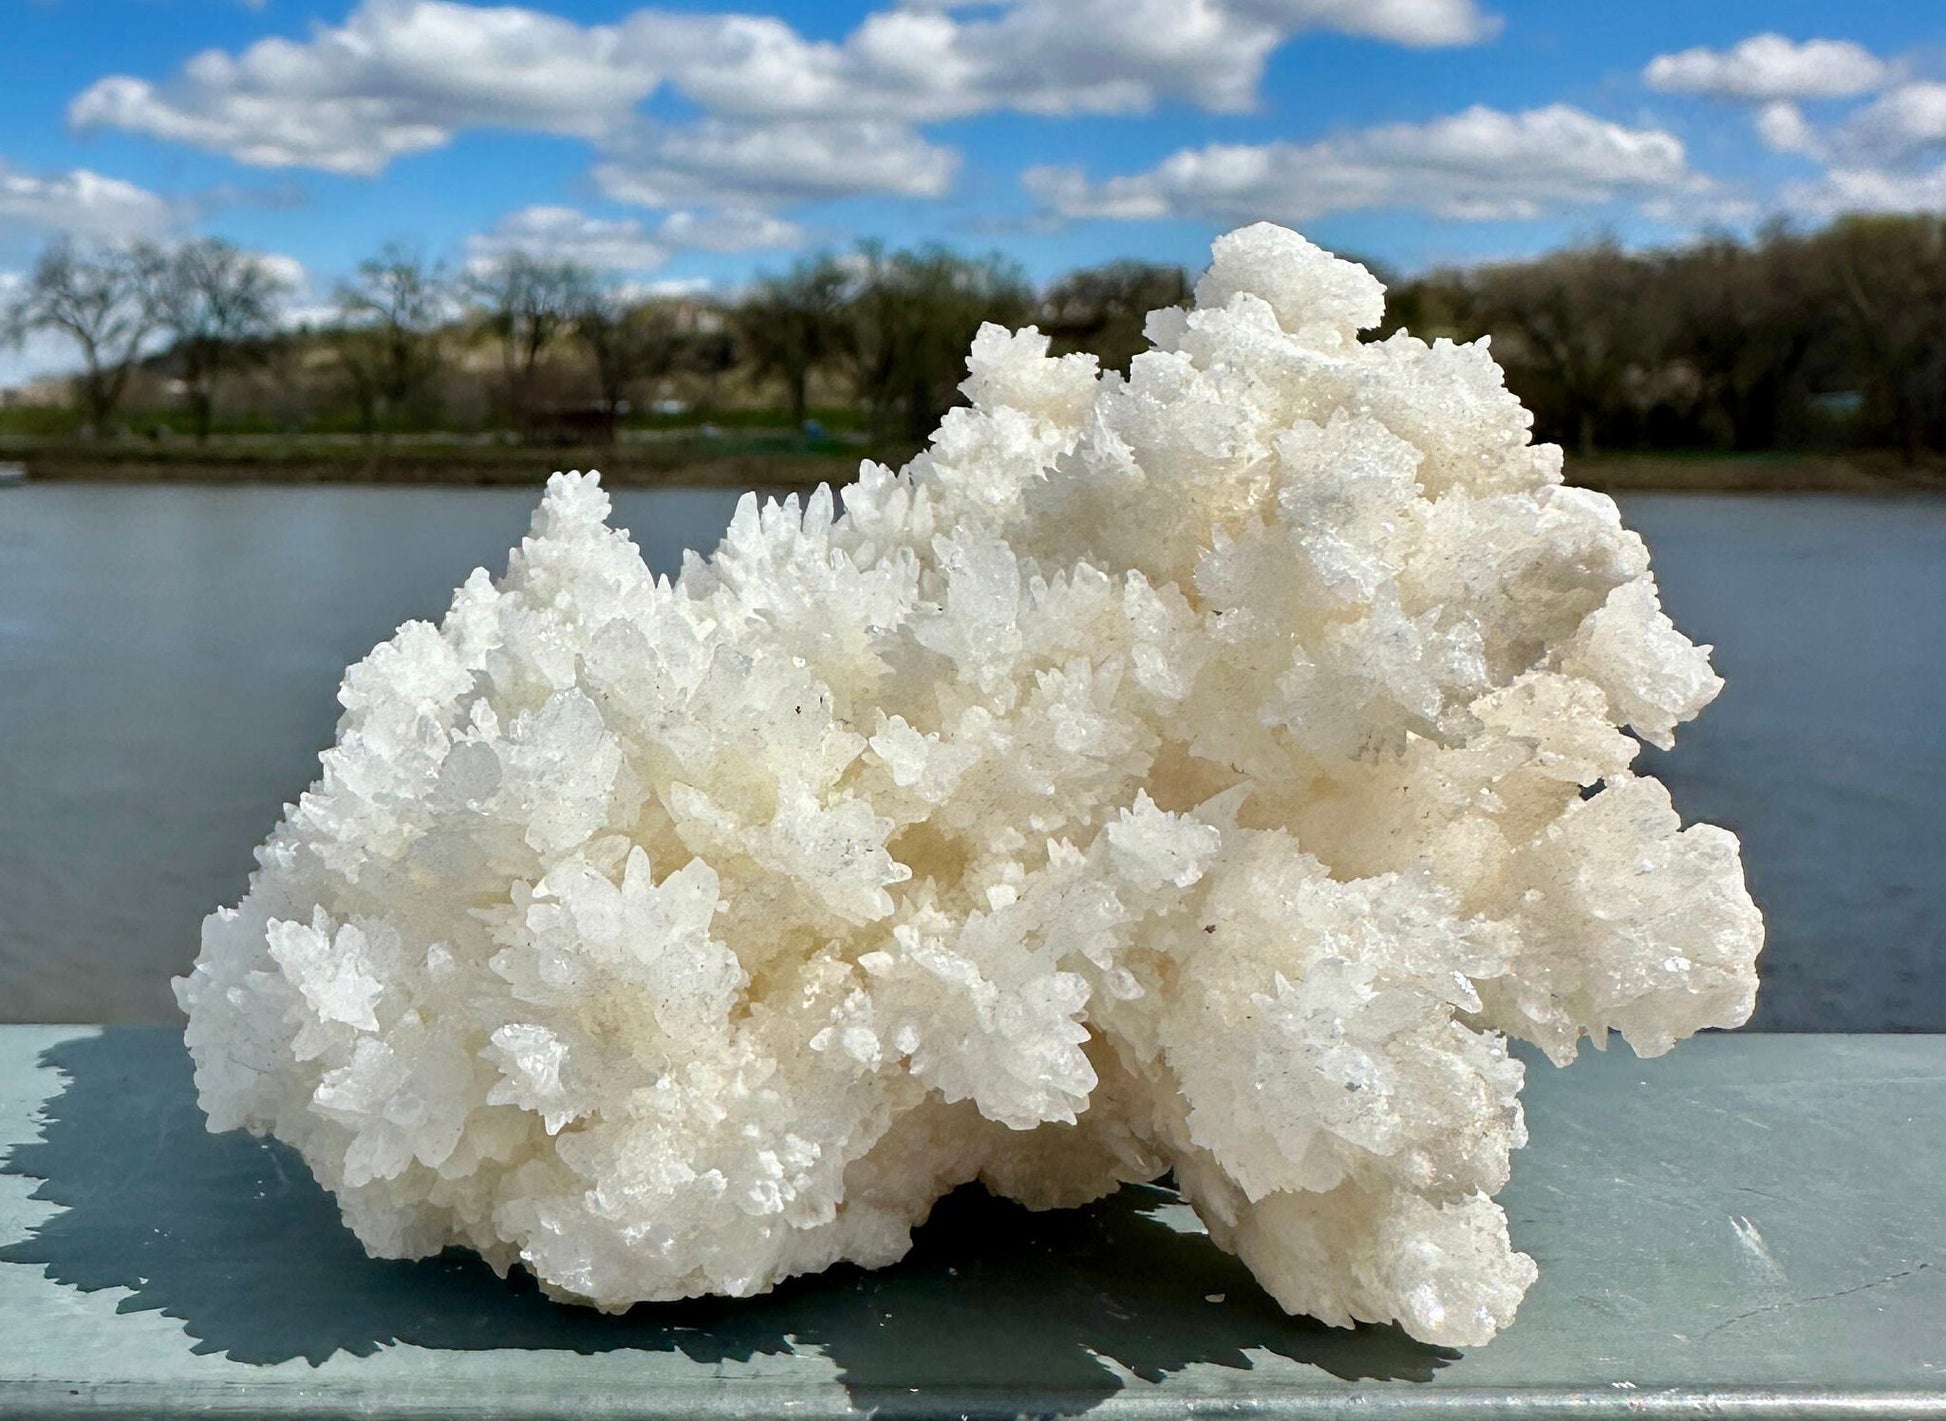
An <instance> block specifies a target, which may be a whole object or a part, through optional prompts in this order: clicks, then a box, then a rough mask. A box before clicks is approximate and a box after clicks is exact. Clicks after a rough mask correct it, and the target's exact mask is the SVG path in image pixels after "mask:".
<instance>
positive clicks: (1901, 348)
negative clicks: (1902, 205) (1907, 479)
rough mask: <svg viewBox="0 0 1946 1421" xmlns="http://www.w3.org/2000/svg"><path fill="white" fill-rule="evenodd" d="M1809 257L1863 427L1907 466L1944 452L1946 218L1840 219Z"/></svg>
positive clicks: (1869, 217) (1929, 216)
mask: <svg viewBox="0 0 1946 1421" xmlns="http://www.w3.org/2000/svg"><path fill="white" fill-rule="evenodd" d="M1812 247H1813V249H1814V250H1815V251H1817V252H1818V254H1819V255H1820V256H1821V257H1822V259H1823V262H1824V264H1825V265H1826V267H1827V268H1828V270H1829V271H1830V272H1831V275H1832V277H1833V279H1834V281H1835V284H1836V287H1837V291H1838V297H1837V301H1836V305H1837V307H1838V309H1839V310H1840V311H1842V312H1843V329H1844V331H1845V333H1846V336H1847V342H1846V350H1845V354H1846V356H1847V357H1848V359H1847V360H1846V364H1848V365H1849V366H1850V368H1851V370H1852V371H1853V372H1854V374H1855V378H1856V382H1857V385H1858V387H1859V388H1860V391H1861V393H1862V394H1863V395H1864V396H1865V403H1866V416H1867V419H1868V421H1870V422H1871V423H1872V424H1873V425H1874V426H1875V427H1876V429H1877V430H1878V431H1882V433H1883V435H1884V436H1885V437H1888V438H1889V439H1890V441H1891V443H1892V444H1893V445H1894V446H1895V447H1896V448H1897V449H1898V450H1899V452H1900V454H1901V455H1902V456H1903V457H1904V459H1905V460H1906V461H1907V462H1908V463H1910V462H1913V461H1914V460H1916V459H1917V458H1918V457H1919V453H1920V451H1921V450H1922V449H1925V448H1927V447H1929V446H1931V447H1937V446H1938V445H1939V444H1940V443H1942V442H1946V341H1943V340H1942V338H1941V335H1940V332H1941V331H1942V330H1946V217H1939V216H1932V215H1923V216H1920V215H1914V216H1878V215H1873V216H1853V217H1844V218H1840V219H1839V220H1838V221H1837V222H1835V223H1833V224H1832V225H1831V226H1830V227H1828V228H1826V229H1825V230H1824V231H1823V232H1822V233H1820V234H1819V235H1818V236H1817V237H1816V238H1815V239H1814V240H1813V242H1812Z"/></svg>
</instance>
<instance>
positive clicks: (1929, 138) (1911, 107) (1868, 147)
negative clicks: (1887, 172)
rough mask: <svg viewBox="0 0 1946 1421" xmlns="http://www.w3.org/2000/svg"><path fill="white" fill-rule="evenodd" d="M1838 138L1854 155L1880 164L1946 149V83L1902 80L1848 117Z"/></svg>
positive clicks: (1909, 161)
mask: <svg viewBox="0 0 1946 1421" xmlns="http://www.w3.org/2000/svg"><path fill="white" fill-rule="evenodd" d="M1838 141H1839V144H1840V146H1841V147H1842V149H1843V150H1844V151H1845V152H1846V153H1848V154H1850V155H1851V156H1852V157H1854V158H1856V159H1861V160H1869V161H1872V162H1874V163H1879V164H1902V163H1911V162H1914V161H1918V160H1923V159H1924V158H1926V157H1928V156H1929V155H1932V154H1936V153H1938V152H1940V151H1941V150H1946V84H1942V83H1912V84H1901V85H1900V86H1899V87H1898V88H1896V89H1893V90H1891V91H1890V92H1888V93H1885V94H1881V95H1880V96H1879V97H1878V98H1876V99H1874V100H1873V101H1872V102H1871V103H1869V104H1867V105H1865V106H1864V107H1863V108H1861V109H1859V110H1857V111H1856V112H1855V113H1853V114H1852V115H1851V116H1850V117H1849V118H1848V119H1846V120H1845V123H1844V125H1843V126H1842V127H1841V129H1840V130H1839V133H1838Z"/></svg>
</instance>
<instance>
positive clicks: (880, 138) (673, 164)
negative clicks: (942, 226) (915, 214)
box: [595, 119, 959, 207]
mask: <svg viewBox="0 0 1946 1421" xmlns="http://www.w3.org/2000/svg"><path fill="white" fill-rule="evenodd" d="M958 164H959V155H958V154H957V153H955V152H954V151H953V150H952V149H950V148H941V147H938V146H935V145H934V144H931V143H928V142H927V141H926V140H925V139H924V138H922V137H920V136H919V134H918V133H917V132H915V131H914V130H913V129H911V128H908V127H906V126H905V125H903V124H899V123H891V122H876V121H863V122H851V123H846V122H813V121H806V120H789V121H783V122H775V123H751V122H737V121H730V120H724V119H704V120H702V121H700V122H697V123H692V124H686V125H683V126H681V127H672V128H658V127H651V126H647V125H644V126H643V127H641V128H640V129H638V130H637V131H636V133H635V134H633V135H632V136H631V137H630V138H629V139H628V140H627V141H626V142H622V143H618V144H616V145H614V147H613V148H612V150H611V152H610V155H609V156H608V157H607V158H605V159H604V160H603V161H602V162H601V163H599V164H598V165H597V166H596V168H595V181H596V183H597V184H598V185H599V186H600V188H601V190H602V191H603V193H605V194H606V195H607V196H608V197H610V198H613V199H614V200H615V201H617V202H628V203H635V204H638V205H640V206H644V207H673V206H682V205H686V204H691V203H709V202H720V203H724V204H726V205H730V206H744V207H750V206H763V205H769V204H776V203H787V202H798V201H809V200H814V199H818V198H835V197H845V196H849V195H851V194H854V193H861V192H889V193H895V194H898V195H900V196H903V197H937V196H939V195H940V194H941V193H943V192H945V191H946V189H947V188H948V187H949V186H950V185H951V183H952V179H953V173H954V170H955V169H956V168H957V167H958Z"/></svg>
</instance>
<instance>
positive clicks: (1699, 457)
mask: <svg viewBox="0 0 1946 1421" xmlns="http://www.w3.org/2000/svg"><path fill="white" fill-rule="evenodd" d="M911 452H912V451H911V450H910V449H909V448H900V449H873V448H869V447H866V446H864V445H862V444H859V443H854V442H849V441H844V440H836V439H816V440H812V439H804V438H801V437H797V436H793V435H791V434H789V433H787V432H784V431H767V430H742V431H726V432H712V433H708V434H705V433H702V432H699V431H669V432H658V433H656V434H654V435H652V436H648V437H644V436H641V435H636V434H631V435H630V436H626V437H624V438H623V439H622V440H621V441H620V442H619V443H615V444H605V445H584V446H571V447H553V446H550V447H541V448H536V447H528V446H523V445H518V444H507V443H501V442H496V441H490V440H484V439H453V438H446V439H442V438H437V437H432V438H423V437H422V438H415V439H412V440H400V441H398V442H396V443H393V444H391V445H389V446H386V447H383V448H374V447H372V446H370V445H367V444H364V443H362V442H359V441H356V440H350V439H341V440H333V439H328V438H317V437H284V436H275V435H230V436H222V437H219V438H216V439H212V440H211V441H210V442H209V443H208V444H207V445H196V444H193V443H190V442H188V441H161V442H157V441H148V440H142V441H137V440H128V441H115V442H87V441H80V440H71V441H61V442H53V441H28V440H0V464H5V463H9V462H12V463H18V464H20V465H22V466H24V467H25V469H26V470H27V476H28V477H29V478H31V479H35V480H50V481H61V482H76V483H84V482H85V483H181V484H394V485H403V486H433V485H446V484H452V485H485V486H489V487H492V486H500V487H525V486H529V485H532V484H534V483H535V482H536V481H537V480H538V479H539V477H540V476H541V474H543V473H545V472H547V471H551V470H554V469H600V470H601V471H602V477H603V479H604V480H605V481H606V482H607V483H608V484H609V485H610V486H611V487H616V488H668V487H676V486H682V487H689V488H759V487H761V488H777V489H790V488H810V487H814V486H815V485H817V484H820V483H831V484H844V483H848V482H850V481H851V479H852V478H853V477H854V476H855V474H856V472H857V467H858V461H859V460H860V459H861V458H866V457H870V458H878V459H883V460H885V461H886V462H888V463H891V464H893V465H895V466H896V465H897V464H900V463H902V462H904V460H905V459H907V458H909V457H910V455H911ZM1568 480H1569V482H1571V483H1575V484H1579V485H1582V486H1583V487H1587V488H1598V489H1602V490H1604V491H1606V492H1610V493H1637V492H1658V493H1668V492H1711V493H1760V492H1761V493H1797V492H1825V493H1901V492H1934V493H1940V492H1946V458H1940V457H1938V456H1932V457H1930V458H1928V459H1925V460H1922V461H1921V462H1919V463H1916V464H1907V463H1904V462H1902V461H1901V460H1900V459H1899V458H1898V457H1897V456H1896V455H1894V454H1891V453H1889V452H1877V451H1868V452H1861V453H1847V454H1803V453H1773V454H1718V453H1626V454H1602V455H1596V456H1593V457H1589V458H1570V459H1569V461H1568Z"/></svg>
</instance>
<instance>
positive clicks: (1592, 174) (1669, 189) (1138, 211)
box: [1025, 104, 1704, 222]
mask: <svg viewBox="0 0 1946 1421" xmlns="http://www.w3.org/2000/svg"><path fill="white" fill-rule="evenodd" d="M1025 181H1026V183H1027V186H1028V189H1029V191H1031V192H1032V193H1033V194H1034V195H1035V196H1036V197H1038V198H1039V199H1040V200H1041V201H1042V203H1043V204H1045V205H1046V206H1047V207H1048V208H1049V209H1050V210H1052V211H1053V212H1054V213H1056V214H1058V215H1060V216H1063V217H1113V218H1152V217H1169V216H1189V217H1199V218H1206V219H1213V220H1220V221H1224V222H1231V221H1249V220H1255V219H1260V218H1268V219H1272V220H1276V221H1282V222H1307V221H1311V220H1314V219H1316V218H1318V217H1320V216H1322V215H1324V214H1326V213H1330V212H1343V211H1348V210H1353V209H1360V208H1387V207H1400V208H1404V207H1411V208H1421V209H1424V210H1426V211H1430V212H1432V213H1434V214H1436V215H1438V216H1441V217H1448V218H1464V219H1490V218H1521V217H1535V216H1539V215H1541V214H1543V213H1545V212H1548V211H1550V210H1553V209H1556V208H1562V207H1571V206H1577V205H1582V204H1590V203H1600V202H1606V201H1610V200H1612V199H1614V198H1617V197H1622V196H1629V195H1633V196H1645V197H1646V196H1662V197H1665V198H1666V197H1667V196H1669V195H1671V194H1676V193H1684V192H1694V191H1697V190H1698V189H1700V188H1701V187H1702V186H1703V185H1704V184H1703V180H1702V179H1700V178H1699V177H1697V176H1696V175H1695V174H1694V173H1692V172H1691V171H1690V169H1689V167H1688V165H1687V163H1686V161H1685V158H1684V153H1683V145H1682V142H1681V140H1679V139H1678V138H1676V137H1675V135H1674V134H1671V133H1667V132H1665V131H1663V130H1661V129H1656V128H1628V127H1624V126H1623V125H1621V124H1617V123H1610V122H1608V121H1607V120H1604V119H1599V118H1596V117H1594V116H1593V115H1592V114H1588V113H1585V112H1583V111H1582V110H1580V109H1576V108H1570V107H1568V106H1566V105H1560V104H1556V105H1552V106H1550V107H1547V108H1542V109H1533V110H1530V111H1528V112H1525V113H1503V112H1501V111H1499V110H1496V109H1490V108H1483V107H1475V108H1470V109H1467V110H1466V111H1465V112H1463V113H1458V114H1453V115H1450V116H1448V117H1445V118H1440V119H1435V120H1433V121H1432V122H1430V123H1425V124H1403V123H1402V124H1387V125H1383V126H1381V127H1376V128H1368V129H1364V130H1361V131H1358V132H1355V133H1350V134H1345V135H1342V136H1339V137H1335V138H1327V139H1324V140H1322V141H1320V142H1316V143H1270V144H1263V145H1257V146H1240V145H1233V146H1221V145H1215V146H1210V147H1206V148H1197V149H1186V150H1184V151H1182V152H1179V153H1176V154H1174V155H1173V156H1171V157H1169V158H1167V159H1165V160H1164V161H1163V162H1162V163H1161V164H1159V165H1158V166H1156V167H1155V168H1152V169H1150V170H1148V171H1147V172H1143V173H1136V174H1131V175H1127V176H1122V177H1112V178H1108V179H1105V180H1102V181H1094V180H1091V179H1089V178H1088V177H1087V176H1086V175H1085V174H1083V173H1082V172H1081V171H1079V170H1078V169H1073V168H1037V169H1033V170H1030V171H1029V172H1028V173H1027V175H1026V178H1025Z"/></svg>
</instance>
